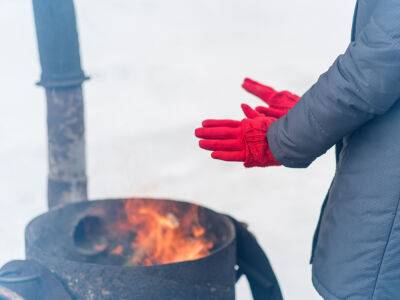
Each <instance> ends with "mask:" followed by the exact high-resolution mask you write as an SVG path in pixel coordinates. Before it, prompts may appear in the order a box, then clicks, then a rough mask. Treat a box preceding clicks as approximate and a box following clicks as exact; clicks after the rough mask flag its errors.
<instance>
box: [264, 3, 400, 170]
mask: <svg viewBox="0 0 400 300" xmlns="http://www.w3.org/2000/svg"><path fill="white" fill-rule="evenodd" d="M378 5H379V6H378V7H377V8H376V10H375V12H374V14H373V16H372V17H371V19H370V21H369V22H368V24H367V25H366V26H365V27H364V28H363V30H362V31H361V32H360V34H359V35H358V37H357V39H356V40H355V41H354V42H352V43H351V44H350V45H349V47H348V49H347V50H346V52H345V54H343V55H341V56H339V57H338V58H337V59H336V61H335V62H334V64H333V65H332V66H331V67H330V68H329V70H328V71H327V72H326V73H324V74H323V75H321V76H320V78H319V80H318V81H317V82H316V83H315V84H314V85H313V86H312V87H311V89H309V90H308V91H307V92H306V93H305V94H304V95H303V97H302V98H301V100H300V101H299V103H298V104H297V105H296V106H295V107H294V108H293V109H292V110H291V111H290V112H289V113H288V114H287V115H286V116H285V117H283V118H281V119H279V120H278V121H276V122H274V123H273V124H272V125H271V127H270V129H269V131H268V134H267V138H268V143H269V146H270V148H271V151H272V153H273V154H274V156H275V158H276V159H277V160H278V161H279V162H281V163H282V164H283V165H285V166H287V167H294V168H302V167H307V166H308V165H309V164H310V163H311V162H312V161H314V160H315V159H316V158H317V157H318V156H320V155H322V154H323V153H325V152H326V151H327V150H328V149H329V148H330V147H332V146H333V145H334V144H335V143H337V142H338V141H339V140H341V139H342V138H343V137H345V136H346V135H348V134H350V133H351V132H353V131H355V130H356V129H357V128H358V127H360V126H361V125H363V124H364V123H366V122H368V121H370V120H372V119H373V118H374V117H376V116H378V115H381V114H384V113H385V112H386V111H388V110H389V109H390V108H391V107H392V106H393V104H395V103H396V101H397V100H398V99H399V98H400V1H398V0H382V1H380V4H378Z"/></svg>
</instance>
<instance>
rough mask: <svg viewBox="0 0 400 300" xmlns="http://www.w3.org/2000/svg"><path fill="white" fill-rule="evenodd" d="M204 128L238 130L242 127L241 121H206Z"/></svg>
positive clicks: (203, 123)
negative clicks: (237, 128)
mask: <svg viewBox="0 0 400 300" xmlns="http://www.w3.org/2000/svg"><path fill="white" fill-rule="evenodd" d="M202 125H203V127H231V128H236V127H239V126H240V121H236V120H212V119H209V120H204V121H203V122H202Z"/></svg>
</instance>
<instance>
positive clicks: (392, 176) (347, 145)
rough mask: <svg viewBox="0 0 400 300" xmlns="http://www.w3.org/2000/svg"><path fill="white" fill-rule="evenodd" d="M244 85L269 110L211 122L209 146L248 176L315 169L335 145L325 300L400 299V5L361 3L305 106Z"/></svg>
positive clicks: (318, 279)
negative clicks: (273, 169)
mask: <svg viewBox="0 0 400 300" xmlns="http://www.w3.org/2000/svg"><path fill="white" fill-rule="evenodd" d="M243 86H244V88H245V89H246V90H248V91H250V92H251V93H253V94H255V95H257V96H259V97H260V98H261V99H263V100H264V101H265V102H266V103H267V104H269V107H258V108H256V109H255V110H254V109H252V108H250V107H249V106H247V105H242V108H243V110H244V112H245V115H246V118H244V119H243V120H241V121H236V120H205V121H204V122H203V124H202V127H201V128H198V129H196V132H195V134H196V136H197V137H199V138H201V140H200V142H199V144H200V147H201V148H204V149H206V150H210V151H213V152H212V157H213V158H215V159H220V160H226V161H241V162H244V165H245V167H255V166H259V167H268V166H277V165H284V166H286V167H291V168H306V167H308V166H309V165H310V164H311V163H312V162H313V161H314V160H315V159H316V158H317V157H319V156H320V155H322V154H324V153H325V152H326V151H327V150H328V149H330V148H331V147H332V146H333V145H335V144H336V160H337V164H336V172H335V175H334V178H333V181H332V184H331V186H330V189H329V191H328V194H327V196H326V199H325V201H324V203H323V205H322V210H321V216H320V220H319V222H318V225H317V229H316V233H315V235H314V241H313V249H312V257H311V263H312V265H313V266H312V281H313V284H314V286H315V288H316V289H317V291H318V292H319V294H320V295H321V296H322V297H323V298H324V299H350V300H358V299H360V300H361V299H362V300H368V299H374V300H377V299H378V300H381V299H390V300H394V299H400V214H399V201H400V101H398V100H399V98H400V1H398V0H359V1H358V4H357V5H356V10H355V16H354V20H353V29H352V40H351V43H350V44H349V46H348V48H347V50H346V52H345V53H344V54H342V55H340V56H339V57H338V58H337V59H336V61H335V62H334V63H333V64H332V66H331V67H330V68H329V70H328V71H327V72H326V73H324V74H322V75H321V76H320V78H319V79H318V81H317V82H316V83H315V84H314V85H313V86H312V87H311V88H310V89H309V90H308V91H307V92H306V93H305V94H304V95H303V96H302V97H301V98H299V97H297V96H296V95H294V94H292V93H289V92H276V91H275V90H273V89H272V88H269V87H267V86H264V85H261V84H259V83H257V82H254V81H252V80H249V79H247V80H245V82H244V85H243Z"/></svg>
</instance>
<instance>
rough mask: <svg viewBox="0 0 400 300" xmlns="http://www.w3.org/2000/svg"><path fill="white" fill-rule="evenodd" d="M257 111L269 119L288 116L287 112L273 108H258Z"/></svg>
mask: <svg viewBox="0 0 400 300" xmlns="http://www.w3.org/2000/svg"><path fill="white" fill-rule="evenodd" d="M256 111H257V112H259V113H261V114H263V115H264V116H267V117H273V118H278V119H279V118H280V117H282V116H284V115H285V114H286V111H284V110H281V109H276V108H271V107H264V106H258V107H256Z"/></svg>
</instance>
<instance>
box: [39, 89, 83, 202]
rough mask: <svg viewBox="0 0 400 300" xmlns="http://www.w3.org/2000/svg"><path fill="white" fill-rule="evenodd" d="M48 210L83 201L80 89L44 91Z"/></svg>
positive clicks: (81, 106) (81, 103) (81, 98)
mask: <svg viewBox="0 0 400 300" xmlns="http://www.w3.org/2000/svg"><path fill="white" fill-rule="evenodd" d="M46 97H47V129H48V158H49V160H48V161H49V175H48V176H49V178H48V201H49V207H50V208H52V207H55V206H59V205H63V204H66V203H70V202H76V201H81V200H85V199H87V179H86V158H85V127H84V107H83V97H82V89H81V87H80V86H77V87H71V88H48V89H46Z"/></svg>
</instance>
